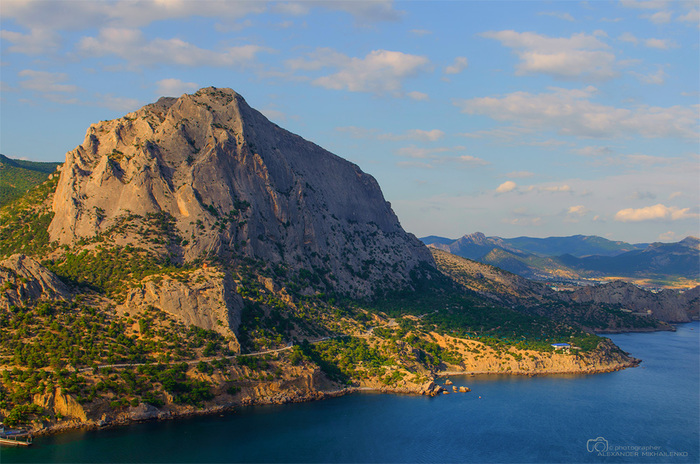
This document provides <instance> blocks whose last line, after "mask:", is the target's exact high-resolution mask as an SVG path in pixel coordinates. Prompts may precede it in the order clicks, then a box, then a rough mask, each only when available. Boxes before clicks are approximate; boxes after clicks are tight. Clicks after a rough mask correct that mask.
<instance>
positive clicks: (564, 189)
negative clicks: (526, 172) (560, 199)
mask: <svg viewBox="0 0 700 464" xmlns="http://www.w3.org/2000/svg"><path fill="white" fill-rule="evenodd" d="M538 190H539V191H540V192H553V193H557V192H571V186H569V185H567V184H564V185H549V186H547V187H539V188H538Z"/></svg>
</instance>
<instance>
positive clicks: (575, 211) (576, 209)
mask: <svg viewBox="0 0 700 464" xmlns="http://www.w3.org/2000/svg"><path fill="white" fill-rule="evenodd" d="M588 213H589V210H588V209H586V207H585V206H583V205H576V206H570V207H569V209H568V210H566V214H569V215H572V216H585V215H586V214H588Z"/></svg>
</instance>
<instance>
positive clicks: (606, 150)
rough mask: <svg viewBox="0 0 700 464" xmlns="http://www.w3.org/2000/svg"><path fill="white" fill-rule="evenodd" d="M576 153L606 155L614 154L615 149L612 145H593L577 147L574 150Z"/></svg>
mask: <svg viewBox="0 0 700 464" xmlns="http://www.w3.org/2000/svg"><path fill="white" fill-rule="evenodd" d="M573 152H574V153H576V154H579V155H582V156H606V155H612V154H613V151H612V149H610V147H601V146H592V145H589V146H587V147H582V148H577V149H575V150H573Z"/></svg>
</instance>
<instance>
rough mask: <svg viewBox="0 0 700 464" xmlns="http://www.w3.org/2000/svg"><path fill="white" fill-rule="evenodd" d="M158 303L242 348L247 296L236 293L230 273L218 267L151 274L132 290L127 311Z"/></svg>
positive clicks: (125, 303) (174, 313)
mask: <svg viewBox="0 0 700 464" xmlns="http://www.w3.org/2000/svg"><path fill="white" fill-rule="evenodd" d="M149 306H154V307H156V308H158V309H160V310H162V311H165V312H166V313H168V314H170V315H172V316H174V317H175V319H177V320H180V321H182V322H184V323H185V325H190V324H192V325H196V326H198V327H201V328H203V329H207V330H215V331H217V332H219V333H221V334H222V335H224V336H227V337H229V338H230V339H231V340H232V343H233V345H232V346H230V347H229V348H230V349H232V350H234V351H239V349H240V345H239V344H238V341H237V338H236V334H237V333H238V326H239V325H240V323H241V312H242V310H243V299H242V298H241V296H240V295H238V294H237V293H236V292H235V284H234V282H233V279H232V278H231V276H230V275H228V274H225V273H223V272H221V271H219V270H216V269H210V268H203V269H201V268H200V269H196V270H194V271H192V272H191V273H189V274H188V275H187V277H186V278H179V279H178V278H175V277H173V276H170V275H167V274H166V275H157V276H155V277H148V278H146V279H144V280H143V281H142V282H141V285H140V286H138V287H136V288H132V289H130V290H129V291H128V293H127V295H126V299H125V302H124V305H123V307H122V310H123V311H134V310H136V311H138V310H141V309H145V308H147V307H149Z"/></svg>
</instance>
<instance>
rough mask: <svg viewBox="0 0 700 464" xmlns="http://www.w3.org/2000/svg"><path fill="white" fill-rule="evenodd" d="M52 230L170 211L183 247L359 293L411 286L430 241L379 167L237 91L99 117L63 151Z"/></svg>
mask: <svg viewBox="0 0 700 464" xmlns="http://www.w3.org/2000/svg"><path fill="white" fill-rule="evenodd" d="M53 211H54V212H55V216H54V219H53V221H52V222H51V225H50V227H49V234H50V236H51V239H52V240H58V241H59V242H60V243H62V244H65V243H72V242H73V241H75V240H76V239H78V238H81V237H91V236H93V235H95V234H96V233H100V232H104V231H106V230H108V229H109V228H110V227H111V226H113V225H115V224H116V223H117V222H118V220H119V218H120V217H123V216H125V215H128V214H136V215H145V214H148V213H157V212H165V213H169V214H170V215H172V216H173V217H174V218H175V220H176V226H177V229H178V230H179V232H180V234H181V236H182V237H183V238H184V239H187V240H188V243H187V244H186V245H185V246H182V247H181V248H180V249H179V250H176V253H177V254H179V257H180V259H182V260H184V261H191V260H193V259H196V258H199V257H203V256H212V255H219V256H226V255H227V254H230V253H242V254H244V255H245V256H248V257H251V258H256V259H262V260H265V261H267V262H271V263H280V264H285V265H287V266H289V267H291V268H293V269H297V270H298V269H301V268H304V269H307V270H309V271H311V272H313V273H317V274H320V275H327V276H330V275H332V276H333V277H332V278H330V279H328V280H329V282H332V286H333V287H334V289H335V290H338V291H341V292H346V293H349V294H353V295H357V296H361V295H371V294H372V293H373V292H374V291H375V290H376V289H377V287H378V286H383V287H386V288H389V287H395V286H405V285H406V284H407V283H408V281H409V279H408V275H409V272H410V271H411V270H412V269H414V268H416V267H417V266H419V265H421V263H427V264H428V265H430V266H433V267H434V262H433V260H432V257H431V255H430V253H429V252H428V250H427V249H426V248H425V247H424V246H423V245H422V243H420V241H419V240H418V239H417V238H416V237H414V236H413V235H411V234H408V233H406V232H405V231H404V230H403V229H402V227H401V225H400V224H399V221H398V219H397V217H396V215H395V214H394V212H393V211H392V210H391V207H390V205H389V203H388V202H386V201H385V200H384V197H383V195H382V192H381V190H380V188H379V186H378V184H377V182H376V181H375V179H374V178H373V177H371V176H370V175H368V174H365V173H364V172H362V171H361V170H360V168H359V167H357V166H356V165H354V164H352V163H350V162H348V161H346V160H343V159H342V158H340V157H338V156H335V155H333V154H332V153H330V152H328V151H326V150H324V149H322V148H320V147H318V146H317V145H315V144H313V143H311V142H308V141H306V140H304V139H302V138H301V137H299V136H296V135H294V134H292V133H290V132H287V131H286V130H284V129H281V128H280V127H278V126H276V125H275V124H273V123H271V122H270V121H268V120H267V119H266V118H265V117H264V116H263V115H262V114H260V113H259V112H258V111H256V110H254V109H252V108H250V107H249V106H248V105H247V103H246V102H245V100H244V99H243V98H242V97H241V96H240V95H238V94H236V93H235V92H233V91H232V90H230V89H215V88H206V89H202V90H200V91H198V92H196V93H195V94H193V95H183V96H182V97H180V98H177V99H175V98H161V99H160V100H159V101H158V102H156V103H154V104H151V105H147V106H145V107H143V108H141V109H140V110H138V111H136V112H134V113H130V114H127V115H126V116H125V117H123V118H120V119H116V120H112V121H103V122H100V123H97V124H93V125H92V126H90V128H89V129H88V131H87V134H86V137H85V141H84V142H83V144H82V145H80V146H78V147H77V148H76V149H74V150H73V151H70V152H68V153H67V155H66V163H65V165H64V167H63V170H62V173H61V178H60V181H59V184H58V187H57V190H56V194H55V197H54V202H53Z"/></svg>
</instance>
